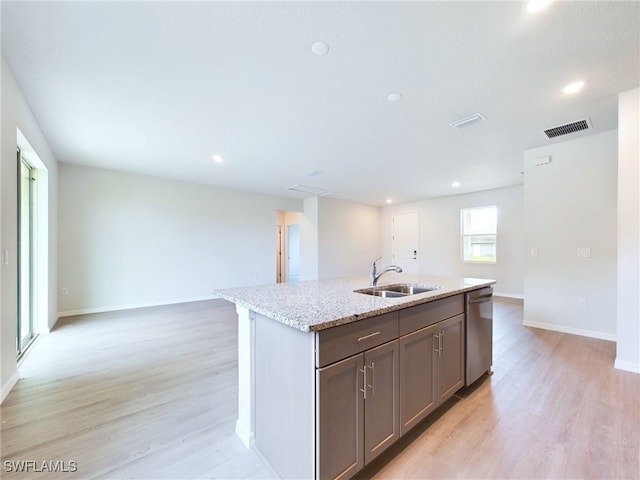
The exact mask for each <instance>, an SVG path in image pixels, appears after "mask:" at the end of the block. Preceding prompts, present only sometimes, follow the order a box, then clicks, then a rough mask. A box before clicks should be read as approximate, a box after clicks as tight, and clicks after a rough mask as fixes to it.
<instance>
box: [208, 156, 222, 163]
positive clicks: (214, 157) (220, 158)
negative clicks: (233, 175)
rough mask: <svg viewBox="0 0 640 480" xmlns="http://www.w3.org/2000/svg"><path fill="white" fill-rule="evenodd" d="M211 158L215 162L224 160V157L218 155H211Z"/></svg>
mask: <svg viewBox="0 0 640 480" xmlns="http://www.w3.org/2000/svg"><path fill="white" fill-rule="evenodd" d="M211 159H212V160H213V161H214V162H216V163H222V162H224V158H222V157H221V156H220V155H214V156H213V157H211Z"/></svg>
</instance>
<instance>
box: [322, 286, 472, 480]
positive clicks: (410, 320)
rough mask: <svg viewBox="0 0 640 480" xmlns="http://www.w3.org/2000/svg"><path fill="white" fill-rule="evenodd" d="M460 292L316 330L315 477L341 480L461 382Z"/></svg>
mask: <svg viewBox="0 0 640 480" xmlns="http://www.w3.org/2000/svg"><path fill="white" fill-rule="evenodd" d="M464 328H465V326H464V300H463V296H462V295H457V296H455V297H449V298H444V299H442V300H437V301H434V302H431V303H428V304H420V305H416V306H414V307H409V308H406V309H402V310H400V311H398V312H393V313H387V314H384V315H379V316H375V317H371V318H368V319H364V320H362V321H359V322H353V323H350V324H346V325H342V326H337V327H334V328H330V329H327V330H323V331H320V332H318V334H317V335H316V340H315V346H316V350H315V363H316V418H315V422H316V423H315V425H316V438H315V440H316V441H315V452H316V478H321V479H342V480H346V479H348V478H350V477H352V476H353V475H355V473H356V472H358V471H359V470H361V469H362V468H363V467H364V466H365V465H367V464H368V463H369V462H371V461H372V460H373V459H374V458H376V457H377V456H378V455H379V454H380V453H382V452H383V451H384V450H386V449H387V448H388V447H389V446H390V445H391V444H392V443H394V442H395V441H396V440H397V439H398V438H400V436H402V435H403V434H404V433H405V432H407V431H408V430H410V429H411V428H412V427H414V426H415V425H416V424H417V423H419V422H420V421H421V420H422V419H424V418H425V417H426V416H427V415H429V413H431V411H433V410H434V409H435V408H437V407H438V406H439V405H440V404H442V403H443V402H444V401H446V400H447V399H448V398H449V397H451V396H452V395H453V394H454V393H455V392H456V391H458V390H459V389H460V388H461V387H462V386H463V385H464Z"/></svg>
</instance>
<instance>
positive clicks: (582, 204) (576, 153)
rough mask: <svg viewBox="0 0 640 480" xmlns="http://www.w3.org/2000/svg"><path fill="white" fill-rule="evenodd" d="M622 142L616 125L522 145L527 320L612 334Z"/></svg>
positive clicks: (595, 334) (575, 331)
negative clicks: (582, 254) (572, 137)
mask: <svg viewBox="0 0 640 480" xmlns="http://www.w3.org/2000/svg"><path fill="white" fill-rule="evenodd" d="M617 143H618V132H617V130H612V131H609V132H604V133H600V134H597V135H590V136H585V137H580V138H578V139H575V140H569V141H565V142H560V143H554V144H551V145H549V146H546V147H540V148H535V149H532V150H527V151H526V152H524V163H525V167H524V168H525V184H524V207H525V209H524V218H525V235H526V266H525V284H524V293H525V303H524V324H525V325H528V326H533V327H540V328H547V329H550V330H556V331H562V332H567V333H573V334H578V335H585V336H590V337H595V338H603V339H607V340H615V338H616V283H617V278H616V277H617V273H616V229H617V225H616V215H617V206H616V196H617V193H616V192H617V156H618V152H617ZM547 156H550V157H551V162H550V163H547V164H542V165H538V164H540V163H543V162H542V161H541V160H540V158H542V157H547ZM586 248H588V249H590V256H588V257H580V256H579V255H578V249H586ZM532 249H533V250H534V252H535V251H537V256H533V255H532Z"/></svg>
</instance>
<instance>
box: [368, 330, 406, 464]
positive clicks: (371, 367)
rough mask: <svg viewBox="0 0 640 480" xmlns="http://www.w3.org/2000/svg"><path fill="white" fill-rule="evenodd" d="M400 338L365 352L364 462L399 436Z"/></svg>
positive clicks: (372, 457)
mask: <svg viewBox="0 0 640 480" xmlns="http://www.w3.org/2000/svg"><path fill="white" fill-rule="evenodd" d="M398 360H399V355H398V341H397V340H394V341H393V342H389V343H385V344H384V345H380V346H379V347H376V348H372V349H371V350H367V351H366V352H364V368H365V371H366V373H365V374H364V378H365V379H366V385H365V387H364V389H365V395H364V397H365V401H364V415H365V420H364V437H365V440H364V447H365V451H364V463H365V465H366V464H368V463H369V462H370V461H371V460H373V459H374V458H375V457H377V456H378V455H379V454H380V453H382V452H383V451H384V450H386V449H387V448H388V447H389V446H390V445H391V444H392V443H393V442H395V441H396V440H397V439H398V438H399V437H400V415H399V413H400V408H399V405H398V374H399V370H398Z"/></svg>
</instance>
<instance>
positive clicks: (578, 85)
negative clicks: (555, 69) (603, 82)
mask: <svg viewBox="0 0 640 480" xmlns="http://www.w3.org/2000/svg"><path fill="white" fill-rule="evenodd" d="M582 87H584V82H583V81H582V80H578V81H577V82H573V83H570V84H569V85H567V86H565V87H564V88H563V89H562V92H563V93H568V94H572V93H577V92H579V91H580V90H582Z"/></svg>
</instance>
